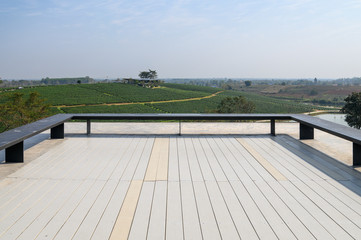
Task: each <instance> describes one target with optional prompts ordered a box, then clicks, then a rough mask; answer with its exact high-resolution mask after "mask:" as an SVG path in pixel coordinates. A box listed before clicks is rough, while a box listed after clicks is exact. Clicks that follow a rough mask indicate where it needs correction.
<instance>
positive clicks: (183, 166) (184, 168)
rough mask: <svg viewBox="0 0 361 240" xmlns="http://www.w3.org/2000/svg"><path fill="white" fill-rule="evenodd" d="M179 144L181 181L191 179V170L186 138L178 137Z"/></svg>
mask: <svg viewBox="0 0 361 240" xmlns="http://www.w3.org/2000/svg"><path fill="white" fill-rule="evenodd" d="M177 145H178V161H179V179H180V180H181V181H191V179H192V178H191V173H190V170H189V164H188V157H187V150H186V147H185V143H184V138H177Z"/></svg>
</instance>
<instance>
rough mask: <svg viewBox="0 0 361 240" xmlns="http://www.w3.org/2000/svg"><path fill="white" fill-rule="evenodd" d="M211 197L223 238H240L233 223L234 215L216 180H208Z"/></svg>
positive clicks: (207, 184)
mask: <svg viewBox="0 0 361 240" xmlns="http://www.w3.org/2000/svg"><path fill="white" fill-rule="evenodd" d="M206 186H207V190H208V194H209V198H210V200H211V203H212V206H213V211H214V214H215V216H216V219H217V223H218V227H219V231H220V233H221V236H222V238H223V239H239V238H240V236H239V235H238V231H237V229H236V227H235V225H234V223H233V219H232V216H231V215H230V214H229V211H228V208H227V206H226V204H225V202H224V199H223V196H222V193H221V192H220V191H219V188H218V185H217V183H216V182H206Z"/></svg>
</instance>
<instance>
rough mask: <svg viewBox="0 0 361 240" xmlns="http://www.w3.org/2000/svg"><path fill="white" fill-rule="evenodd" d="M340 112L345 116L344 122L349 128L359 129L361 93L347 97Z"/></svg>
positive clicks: (360, 124) (360, 125)
mask: <svg viewBox="0 0 361 240" xmlns="http://www.w3.org/2000/svg"><path fill="white" fill-rule="evenodd" d="M345 102H346V104H345V106H343V107H342V109H341V112H342V113H345V114H346V118H345V120H346V122H347V124H348V125H349V126H350V127H354V128H357V129H360V128H361V92H359V93H356V92H353V93H352V94H350V95H348V96H347V98H345Z"/></svg>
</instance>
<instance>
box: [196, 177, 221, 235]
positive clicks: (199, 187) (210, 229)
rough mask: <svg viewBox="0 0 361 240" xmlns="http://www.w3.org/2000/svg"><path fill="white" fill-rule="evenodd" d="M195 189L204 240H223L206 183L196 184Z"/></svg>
mask: <svg viewBox="0 0 361 240" xmlns="http://www.w3.org/2000/svg"><path fill="white" fill-rule="evenodd" d="M193 187H194V194H195V197H196V202H197V208H198V213H199V221H200V224H201V230H202V235H203V239H221V235H220V233H219V229H218V225H217V221H216V219H215V216H214V213H213V209H212V205H211V202H210V200H209V196H208V193H207V189H206V186H205V185H204V182H194V183H193Z"/></svg>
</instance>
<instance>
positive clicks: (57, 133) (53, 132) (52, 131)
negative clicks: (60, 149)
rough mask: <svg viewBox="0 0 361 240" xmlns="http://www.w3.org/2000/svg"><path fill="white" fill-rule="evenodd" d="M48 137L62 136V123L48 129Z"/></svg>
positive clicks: (56, 137)
mask: <svg viewBox="0 0 361 240" xmlns="http://www.w3.org/2000/svg"><path fill="white" fill-rule="evenodd" d="M50 138H51V139H61V138H64V123H62V124H60V125H58V126H56V127H53V128H52V129H50Z"/></svg>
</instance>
